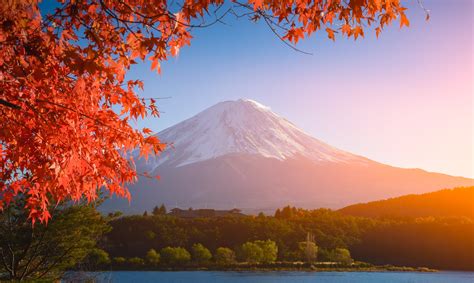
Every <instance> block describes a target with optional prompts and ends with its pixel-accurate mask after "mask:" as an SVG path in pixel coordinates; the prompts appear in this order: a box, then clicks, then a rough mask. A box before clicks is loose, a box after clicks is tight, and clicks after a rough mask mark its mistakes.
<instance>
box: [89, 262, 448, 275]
mask: <svg viewBox="0 0 474 283" xmlns="http://www.w3.org/2000/svg"><path fill="white" fill-rule="evenodd" d="M95 271H99V272H107V271H169V272H179V271H222V272H255V271H256V272H275V271H282V272H289V271H301V272H420V273H423V272H439V271H440V270H437V269H432V268H427V267H406V266H392V265H383V266H337V267H328V266H321V265H319V266H318V264H315V265H308V264H298V266H289V265H284V266H282V265H281V264H275V265H274V266H272V265H271V264H265V265H263V264H262V265H246V264H237V265H230V266H188V267H156V268H150V267H125V266H122V267H120V266H114V267H113V268H111V269H98V270H95Z"/></svg>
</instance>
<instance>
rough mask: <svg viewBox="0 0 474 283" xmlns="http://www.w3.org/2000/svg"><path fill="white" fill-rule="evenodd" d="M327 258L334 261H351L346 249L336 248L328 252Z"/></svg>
mask: <svg viewBox="0 0 474 283" xmlns="http://www.w3.org/2000/svg"><path fill="white" fill-rule="evenodd" d="M329 259H330V260H331V261H334V262H340V263H344V264H351V263H352V262H353V260H352V258H351V253H350V252H349V250H348V249H342V248H337V249H334V250H332V251H330V252H329Z"/></svg>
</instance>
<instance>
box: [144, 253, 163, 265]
mask: <svg viewBox="0 0 474 283" xmlns="http://www.w3.org/2000/svg"><path fill="white" fill-rule="evenodd" d="M145 259H146V262H147V263H148V264H149V265H152V266H156V265H158V264H159V263H160V254H159V253H158V252H157V251H156V250H155V249H151V250H149V251H148V252H147V253H146V257H145Z"/></svg>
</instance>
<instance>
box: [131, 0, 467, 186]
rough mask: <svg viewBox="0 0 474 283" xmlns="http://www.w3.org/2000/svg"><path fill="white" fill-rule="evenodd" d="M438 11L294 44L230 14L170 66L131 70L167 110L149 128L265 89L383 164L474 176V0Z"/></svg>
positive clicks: (270, 97) (317, 131)
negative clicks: (405, 24)
mask: <svg viewBox="0 0 474 283" xmlns="http://www.w3.org/2000/svg"><path fill="white" fill-rule="evenodd" d="M413 2H416V1H411V3H413ZM424 5H425V7H426V8H427V9H429V10H430V15H431V18H430V20H429V21H425V15H424V11H423V10H422V9H421V8H420V7H418V6H417V5H409V10H408V13H407V14H408V16H409V19H410V22H411V25H410V27H409V28H403V29H400V28H399V25H398V22H397V23H395V25H394V26H392V27H390V28H388V29H386V30H385V32H383V33H382V34H381V36H380V38H379V39H376V38H375V35H374V34H372V33H370V34H367V35H366V37H365V39H363V40H358V41H355V42H354V40H352V39H351V40H345V39H341V38H337V40H336V42H332V41H330V40H328V39H327V38H326V35H325V34H323V33H317V34H316V35H315V36H312V37H311V38H309V39H306V40H304V42H302V43H301V44H298V48H300V49H302V50H304V51H307V52H311V53H312V55H305V54H302V53H298V52H295V51H294V50H292V49H290V48H288V47H287V46H285V45H284V44H283V43H282V42H281V41H280V40H279V39H278V38H276V37H275V36H274V35H273V34H272V32H271V31H270V30H269V29H268V28H267V27H266V26H265V25H264V24H263V23H253V22H250V21H248V20H245V19H239V20H235V19H232V17H229V18H228V19H226V22H227V25H223V24H217V25H214V26H212V27H209V28H206V29H196V30H194V31H193V36H194V39H193V40H192V41H191V46H190V47H185V48H183V49H182V50H181V52H180V54H179V56H178V57H177V58H174V59H171V60H170V61H168V62H165V63H164V64H163V65H162V74H161V75H157V74H156V73H155V72H151V71H150V69H149V68H150V66H149V64H148V63H144V64H139V65H137V66H136V67H134V68H133V69H132V70H131V73H130V78H139V79H142V80H143V81H144V82H145V91H144V92H143V93H142V94H141V95H143V96H145V97H170V98H168V99H163V100H160V101H159V108H160V110H161V112H162V115H161V117H160V118H159V119H147V120H146V121H141V122H140V123H139V124H138V126H140V127H144V126H146V127H149V128H151V129H153V130H154V131H157V132H158V131H160V130H163V129H165V128H167V127H169V126H172V125H173V124H176V123H178V122H180V121H182V120H184V119H186V118H189V117H191V116H193V115H194V114H196V113H198V112H200V111H202V110H204V109H206V108H207V107H209V106H212V105H214V104H216V103H218V102H220V101H225V100H235V99H239V98H250V99H254V100H256V101H258V102H260V103H262V104H264V105H267V106H269V107H270V108H271V109H272V110H273V111H274V112H276V113H277V114H279V115H281V116H283V117H285V118H287V119H288V120H290V121H292V122H293V123H294V124H296V125H297V126H298V127H300V128H301V129H303V130H304V131H306V132H307V133H308V134H310V135H312V136H314V137H316V138H318V139H321V140H323V141H325V142H327V143H329V144H331V145H333V146H335V147H338V148H340V149H343V150H347V151H350V152H352V153H356V154H359V155H363V156H365V157H368V158H370V159H373V160H375V161H378V162H382V163H386V164H389V165H393V166H399V167H404V168H422V169H425V170H427V171H433V172H441V173H446V174H450V175H455V176H465V177H474V169H473V159H474V152H473V141H474V129H473V111H474V105H473V69H472V66H473V58H472V50H473V49H472V48H473V42H472V39H473V38H472V35H473V33H472V26H473V22H472V21H473V20H472V17H473V11H472V8H473V7H472V1H470V0H454V1H444V0H438V1H435V0H431V1H430V0H425V1H424Z"/></svg>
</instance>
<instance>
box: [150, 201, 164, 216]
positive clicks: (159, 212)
mask: <svg viewBox="0 0 474 283" xmlns="http://www.w3.org/2000/svg"><path fill="white" fill-rule="evenodd" d="M166 212H167V211H166V206H165V204H163V203H162V204H161V206H160V207H158V206H155V207H154V208H153V212H152V214H153V215H166Z"/></svg>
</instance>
